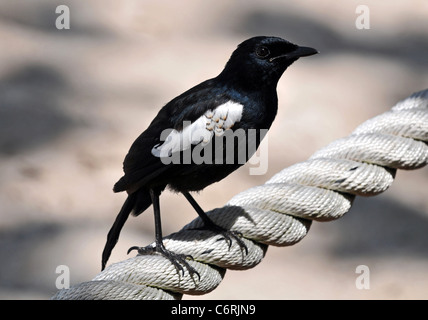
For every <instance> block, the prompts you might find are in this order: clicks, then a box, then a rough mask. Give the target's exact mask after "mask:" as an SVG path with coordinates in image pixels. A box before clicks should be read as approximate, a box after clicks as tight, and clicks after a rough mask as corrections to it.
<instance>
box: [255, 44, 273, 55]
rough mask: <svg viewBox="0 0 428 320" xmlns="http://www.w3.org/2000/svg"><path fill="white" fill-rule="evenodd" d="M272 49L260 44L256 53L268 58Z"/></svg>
mask: <svg viewBox="0 0 428 320" xmlns="http://www.w3.org/2000/svg"><path fill="white" fill-rule="evenodd" d="M269 53H270V51H269V49H268V48H266V47H264V46H260V47H257V48H256V55H257V56H258V57H260V58H266V57H267V56H268V55H269Z"/></svg>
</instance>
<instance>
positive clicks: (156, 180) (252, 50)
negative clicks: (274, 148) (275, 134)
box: [102, 36, 317, 274]
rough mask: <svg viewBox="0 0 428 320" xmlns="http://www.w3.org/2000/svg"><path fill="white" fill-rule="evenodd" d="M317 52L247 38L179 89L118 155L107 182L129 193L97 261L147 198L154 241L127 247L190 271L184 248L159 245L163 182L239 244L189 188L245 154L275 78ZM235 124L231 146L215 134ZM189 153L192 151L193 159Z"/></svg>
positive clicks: (218, 175) (265, 115)
mask: <svg viewBox="0 0 428 320" xmlns="http://www.w3.org/2000/svg"><path fill="white" fill-rule="evenodd" d="M316 53H317V50H315V49H313V48H309V47H301V46H298V45H295V44H293V43H291V42H289V41H287V40H284V39H281V38H278V37H265V36H259V37H254V38H251V39H248V40H246V41H244V42H242V43H241V44H240V45H239V46H238V47H237V49H236V50H235V51H234V52H233V53H232V56H231V57H230V59H229V61H228V62H227V64H226V66H225V68H224V70H223V71H222V72H221V73H220V74H219V75H218V76H217V77H215V78H213V79H210V80H206V81H204V82H202V83H200V84H199V85H197V86H195V87H193V88H191V89H190V90H188V91H186V92H184V93H183V94H181V95H179V96H178V97H176V98H175V99H173V100H172V101H170V102H169V103H167V104H166V105H165V106H164V107H163V108H162V109H161V110H160V111H159V113H158V114H157V116H156V117H155V118H154V119H153V121H152V122H151V123H150V125H149V127H148V128H147V129H146V130H145V131H144V132H143V133H142V134H141V135H140V136H139V137H138V138H137V139H136V140H135V142H134V143H133V144H132V146H131V148H130V150H129V152H128V154H127V155H126V157H125V160H124V163H123V170H124V173H125V174H124V176H123V177H122V178H121V179H120V180H119V181H118V182H117V183H116V184H115V185H114V188H113V190H114V192H120V191H126V192H127V193H128V197H127V199H126V201H125V203H124V204H123V206H122V209H121V210H120V212H119V214H118V216H117V217H116V220H115V222H114V224H113V226H112V227H111V229H110V231H109V233H108V236H107V242H106V245H105V248H104V251H103V254H102V269H104V268H105V265H106V263H107V260H108V259H109V257H110V254H111V251H112V250H113V248H114V246H115V245H116V243H117V241H118V238H119V233H120V231H121V229H122V227H123V225H124V224H125V222H126V220H127V218H128V216H129V214H130V213H132V214H133V215H134V216H138V215H139V214H141V213H142V212H143V211H145V210H146V209H147V208H148V207H149V206H150V205H151V204H153V209H154V216H155V235H156V242H155V243H156V245H155V247H152V246H147V247H144V248H138V247H132V248H130V250H129V251H131V250H132V249H138V252H139V253H140V254H151V253H155V252H156V253H160V254H162V255H164V256H165V257H167V258H168V259H169V260H170V261H171V262H172V263H173V264H174V265H175V267H176V268H177V270H182V271H183V272H184V270H183V268H182V266H181V265H184V266H186V268H187V269H188V270H189V272H190V273H191V274H192V273H193V274H194V273H197V272H196V271H194V270H193V269H192V268H191V267H190V265H189V264H188V263H187V262H186V261H185V259H186V258H187V257H186V256H183V255H179V254H175V253H173V252H171V251H168V250H166V248H165V247H164V245H163V242H162V228H161V218H160V209H159V196H160V194H161V192H162V191H163V190H164V189H165V188H166V187H169V188H170V189H171V190H173V191H175V192H180V193H182V194H183V195H184V196H185V197H186V199H187V200H188V201H189V202H190V204H191V205H192V206H193V208H194V209H195V210H196V212H197V213H198V215H199V216H200V217H201V219H202V220H203V222H204V226H205V227H206V228H208V229H211V230H214V231H216V232H219V233H221V234H222V235H223V236H224V237H225V240H226V241H228V242H229V246H230V245H231V242H232V240H231V237H232V238H234V239H235V240H236V241H237V242H238V244H239V245H240V246H241V248H243V249H245V250H246V247H245V245H244V243H243V241H242V240H240V237H239V235H237V234H236V233H233V232H231V231H229V230H225V229H223V228H221V227H219V226H217V225H215V224H214V223H213V222H212V221H211V220H210V218H209V217H208V216H207V215H206V214H205V212H204V210H202V209H201V207H200V206H199V205H198V204H197V203H196V201H195V200H194V199H193V197H192V196H191V195H190V193H189V192H190V191H199V190H202V189H204V188H205V187H206V186H208V185H210V184H212V183H214V182H217V181H219V180H221V179H223V178H225V177H226V176H227V175H229V174H230V173H232V172H233V171H235V170H236V169H237V168H239V167H240V166H241V165H243V164H244V163H245V162H246V161H247V160H248V159H249V158H250V157H251V156H252V154H253V153H254V152H255V151H256V149H257V147H258V145H259V143H260V141H261V139H262V138H263V135H262V134H260V132H261V131H260V130H262V129H265V130H268V129H269V128H270V126H271V124H272V122H273V120H274V118H275V116H276V113H277V107H278V98H277V93H276V86H277V83H278V80H279V79H280V77H281V76H282V74H283V72H284V71H285V70H286V69H287V67H288V66H290V65H291V64H292V63H293V62H294V61H296V60H297V59H299V58H300V57H305V56H310V55H313V54H316ZM251 129H257V130H256V132H258V134H257V135H256V138H255V139H254V138H253V139H250V138H249V130H251ZM238 131H241V133H243V134H241V135H236V136H233V139H232V141H233V143H232V147H229V148H228V147H227V146H226V143H227V142H225V140H227V139H222V138H224V136H226V134H227V133H237V132H238ZM214 143H215V147H214V146H213V145H214ZM218 143H220V144H218ZM251 143H253V147H252V148H250V146H249V144H251ZM218 145H220V146H221V147H220V149H219V150H220V151H221V150H222V151H224V152H223V154H222V155H221V153H220V156H218V154H217V153H216V152H212V151H211V152H210V150H213V149H209V148H211V147H212V148H217V147H218ZM229 146H230V145H229ZM247 147H248V148H247ZM198 148H199V149H198ZM247 149H248V152H246V150H247ZM250 149H251V150H250ZM215 150H216V151H217V149H215ZM186 152H187V153H186ZM189 152H190V153H189ZM230 152H232V153H233V155H232V157H231V156H230ZM227 153H229V154H227ZM189 155H191V157H189ZM194 155H199V157H198V159H196V158H195V157H194ZM242 156H243V159H242ZM239 157H241V158H239ZM201 159H202V160H204V161H201ZM129 251H128V253H129Z"/></svg>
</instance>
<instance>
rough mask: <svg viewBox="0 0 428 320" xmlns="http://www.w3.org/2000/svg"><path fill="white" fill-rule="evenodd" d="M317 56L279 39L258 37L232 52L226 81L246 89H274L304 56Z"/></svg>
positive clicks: (313, 50)
mask: <svg viewBox="0 0 428 320" xmlns="http://www.w3.org/2000/svg"><path fill="white" fill-rule="evenodd" d="M316 53H318V51H317V50H315V49H313V48H309V47H301V46H298V45H296V44H294V43H291V42H289V41H287V40H284V39H281V38H278V37H265V36H259V37H254V38H250V39H248V40H245V41H244V42H242V43H241V44H240V45H238V48H237V49H236V50H235V51H234V52H233V53H232V56H231V57H230V59H229V61H228V62H227V64H226V66H225V68H224V70H223V72H222V73H221V74H220V76H221V77H223V78H224V79H225V80H228V79H227V78H230V80H231V81H234V82H238V83H241V84H242V85H243V86H249V87H260V86H262V87H264V86H272V85H273V86H275V87H276V84H277V83H278V80H279V79H280V77H281V75H282V74H283V72H284V71H285V70H286V69H287V68H288V66H290V65H291V64H292V63H293V62H294V61H296V60H297V59H299V58H301V57H306V56H311V55H314V54H316Z"/></svg>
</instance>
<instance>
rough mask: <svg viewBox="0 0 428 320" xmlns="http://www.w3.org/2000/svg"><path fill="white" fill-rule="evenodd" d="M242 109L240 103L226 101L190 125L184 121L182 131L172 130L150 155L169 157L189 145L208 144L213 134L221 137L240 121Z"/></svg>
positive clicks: (187, 147)
mask: <svg viewBox="0 0 428 320" xmlns="http://www.w3.org/2000/svg"><path fill="white" fill-rule="evenodd" d="M243 107H244V106H243V105H242V104H240V103H237V102H233V101H228V102H226V103H224V104H222V105H219V106H218V107H217V108H215V109H214V110H208V111H206V112H205V114H204V115H203V116H201V117H200V118H198V119H197V120H196V121H194V122H193V123H192V124H190V122H187V123H186V121H185V122H184V123H183V129H182V130H181V131H178V130H175V129H174V130H172V131H171V132H170V133H169V134H168V136H167V137H166V139H165V142H164V143H162V144H158V145H156V146H154V147H153V149H152V154H153V155H154V156H155V157H169V156H171V154H172V153H174V152H178V151H184V150H187V149H189V148H190V147H191V145H197V144H199V143H201V144H202V146H204V145H206V144H208V143H209V142H210V141H211V138H212V137H213V135H214V134H215V135H216V136H221V135H223V134H224V131H226V130H228V129H230V128H231V127H232V126H233V125H234V124H235V123H236V122H239V121H240V120H241V117H242V110H243Z"/></svg>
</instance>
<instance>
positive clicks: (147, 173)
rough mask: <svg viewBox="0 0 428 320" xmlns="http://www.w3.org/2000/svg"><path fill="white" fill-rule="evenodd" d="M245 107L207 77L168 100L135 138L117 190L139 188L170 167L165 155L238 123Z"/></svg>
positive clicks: (205, 139) (131, 190)
mask: <svg viewBox="0 0 428 320" xmlns="http://www.w3.org/2000/svg"><path fill="white" fill-rule="evenodd" d="M242 111H243V106H242V105H241V104H239V103H237V102H234V101H233V100H232V98H231V97H230V96H229V95H228V94H227V93H225V91H224V90H221V89H219V88H216V86H215V85H214V83H213V80H207V81H205V82H203V83H201V84H199V85H197V86H195V87H193V88H192V89H190V90H188V91H186V92H184V93H183V94H181V95H180V96H178V97H176V98H175V99H173V100H171V101H170V102H169V103H167V104H166V105H165V106H164V107H163V108H162V109H161V110H160V111H159V113H158V114H157V115H156V117H155V118H154V119H153V121H152V122H151V123H150V125H149V127H148V128H147V129H146V130H145V131H144V132H143V133H142V134H141V135H140V136H139V137H138V138H137V139H136V140H135V141H134V143H133V144H132V146H131V148H130V150H129V152H128V154H127V155H126V157H125V160H124V163H123V170H124V173H125V175H124V176H123V177H122V178H121V179H120V180H119V181H118V182H117V183H116V184H115V186H114V191H115V192H119V191H124V190H127V191H128V192H129V193H132V192H133V191H136V190H137V189H138V188H140V187H142V186H144V185H145V184H146V183H148V182H149V181H152V180H153V179H156V176H157V175H160V174H162V173H164V172H165V171H166V170H168V168H169V167H170V166H168V165H165V164H164V163H163V162H162V161H161V160H162V159H161V157H162V156H164V155H169V154H171V153H173V152H176V151H183V150H185V149H186V148H190V147H191V146H192V145H195V144H199V143H207V141H209V140H210V139H211V138H212V136H213V135H214V134H217V135H221V134H222V133H223V132H224V131H225V130H227V129H229V128H231V127H232V126H233V125H234V124H235V123H237V122H239V121H240V119H241V116H242Z"/></svg>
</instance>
